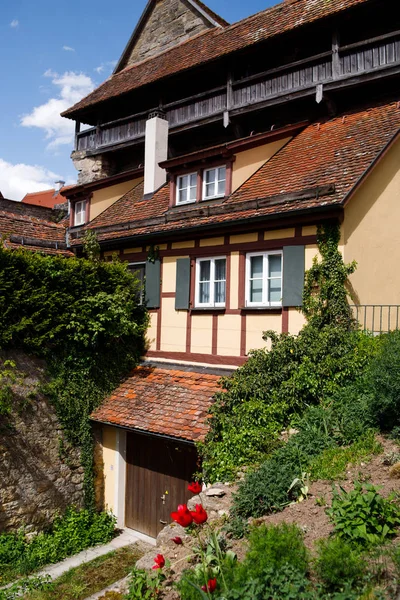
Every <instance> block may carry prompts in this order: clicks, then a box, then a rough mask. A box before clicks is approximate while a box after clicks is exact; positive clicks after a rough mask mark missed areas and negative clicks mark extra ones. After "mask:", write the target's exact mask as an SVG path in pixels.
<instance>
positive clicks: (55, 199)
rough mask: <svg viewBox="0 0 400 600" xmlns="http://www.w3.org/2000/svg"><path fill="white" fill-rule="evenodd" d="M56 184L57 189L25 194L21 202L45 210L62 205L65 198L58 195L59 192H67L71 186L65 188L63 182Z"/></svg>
mask: <svg viewBox="0 0 400 600" xmlns="http://www.w3.org/2000/svg"><path fill="white" fill-rule="evenodd" d="M56 183H57V184H58V187H57V188H52V189H49V190H42V191H40V192H29V193H28V194H25V196H24V197H23V198H22V200H21V202H23V203H24V204H33V205H35V206H44V207H46V208H54V207H55V206H57V205H59V204H64V202H65V198H64V197H63V196H61V195H60V192H61V190H64V191H65V190H67V189H68V188H69V187H71V186H65V182H64V181H57V182H56Z"/></svg>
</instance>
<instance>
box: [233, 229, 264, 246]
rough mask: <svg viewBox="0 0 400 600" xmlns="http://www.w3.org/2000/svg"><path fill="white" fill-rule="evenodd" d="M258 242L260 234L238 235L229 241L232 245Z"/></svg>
mask: <svg viewBox="0 0 400 600" xmlns="http://www.w3.org/2000/svg"><path fill="white" fill-rule="evenodd" d="M257 240H258V233H256V232H255V233H239V234H238V235H231V236H230V238H229V241H230V243H231V244H247V243H248V242H256V241H257Z"/></svg>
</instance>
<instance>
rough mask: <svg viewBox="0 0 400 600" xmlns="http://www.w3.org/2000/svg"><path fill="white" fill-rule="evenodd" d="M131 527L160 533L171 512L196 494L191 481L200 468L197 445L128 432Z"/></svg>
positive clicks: (127, 516) (127, 512)
mask: <svg viewBox="0 0 400 600" xmlns="http://www.w3.org/2000/svg"><path fill="white" fill-rule="evenodd" d="M126 461H127V464H126V469H127V472H126V504H125V506H126V509H125V523H126V526H127V527H130V528H131V529H136V531H140V532H142V533H145V534H146V535H150V536H152V537H156V535H157V534H158V533H159V532H160V531H161V529H162V528H163V527H164V525H165V524H166V523H170V522H171V518H170V513H171V512H172V511H173V510H176V507H177V506H178V504H184V503H186V502H187V500H188V499H189V498H190V497H191V496H192V494H191V493H190V492H188V491H187V486H188V483H189V482H190V481H191V480H192V476H193V473H194V472H195V471H196V470H197V465H196V462H197V453H196V449H195V448H194V446H190V445H188V444H182V443H180V442H173V441H170V440H165V439H163V438H158V437H152V436H150V435H149V436H147V435H141V434H137V433H128V434H127V456H126Z"/></svg>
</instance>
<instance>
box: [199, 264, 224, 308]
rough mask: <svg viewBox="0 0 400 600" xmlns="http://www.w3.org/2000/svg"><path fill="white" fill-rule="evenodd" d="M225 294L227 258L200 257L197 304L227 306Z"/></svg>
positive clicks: (200, 305) (201, 305)
mask: <svg viewBox="0 0 400 600" xmlns="http://www.w3.org/2000/svg"><path fill="white" fill-rule="evenodd" d="M225 295H226V258H225V257H218V258H198V259H197V261H196V298H195V306H198V307H208V306H225Z"/></svg>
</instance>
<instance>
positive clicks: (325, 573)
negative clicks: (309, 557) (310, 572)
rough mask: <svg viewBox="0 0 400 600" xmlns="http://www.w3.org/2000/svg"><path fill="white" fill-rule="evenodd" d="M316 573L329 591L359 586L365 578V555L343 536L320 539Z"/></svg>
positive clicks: (315, 566)
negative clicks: (342, 537)
mask: <svg viewBox="0 0 400 600" xmlns="http://www.w3.org/2000/svg"><path fill="white" fill-rule="evenodd" d="M314 569H315V573H316V575H317V576H318V579H319V580H320V581H322V583H323V584H324V587H325V588H326V589H327V590H328V591H343V588H344V587H346V586H348V587H351V588H359V587H360V585H361V584H362V583H363V580H364V578H365V574H366V569H367V565H366V562H365V557H363V556H362V554H360V552H359V551H358V550H356V549H355V548H353V547H352V546H351V545H350V544H348V543H347V542H346V541H345V540H343V539H341V538H329V539H324V540H320V542H319V544H318V554H317V557H316V559H315V563H314Z"/></svg>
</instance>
